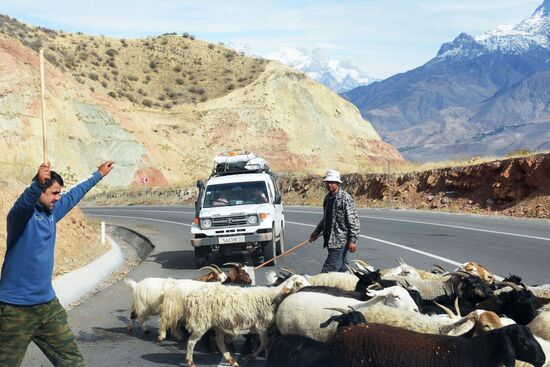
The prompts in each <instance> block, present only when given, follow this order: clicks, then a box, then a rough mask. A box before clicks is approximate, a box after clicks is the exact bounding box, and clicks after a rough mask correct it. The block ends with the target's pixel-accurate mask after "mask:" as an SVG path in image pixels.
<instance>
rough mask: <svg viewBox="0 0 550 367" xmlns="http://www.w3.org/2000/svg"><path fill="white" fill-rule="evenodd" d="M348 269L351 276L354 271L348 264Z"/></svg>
mask: <svg viewBox="0 0 550 367" xmlns="http://www.w3.org/2000/svg"><path fill="white" fill-rule="evenodd" d="M346 269H347V270H348V271H349V273H350V274H353V269H352V268H351V266H349V265H348V264H346Z"/></svg>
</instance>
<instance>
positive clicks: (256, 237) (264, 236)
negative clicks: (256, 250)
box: [191, 232, 273, 247]
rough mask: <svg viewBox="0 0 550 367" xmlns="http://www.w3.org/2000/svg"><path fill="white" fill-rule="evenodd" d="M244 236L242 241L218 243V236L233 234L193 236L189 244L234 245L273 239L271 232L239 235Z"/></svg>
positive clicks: (197, 245)
mask: <svg viewBox="0 0 550 367" xmlns="http://www.w3.org/2000/svg"><path fill="white" fill-rule="evenodd" d="M240 236H242V237H244V241H239V242H232V243H231V244H224V243H220V240H219V239H220V238H222V237H234V236H218V237H204V238H193V239H192V240H191V245H192V246H193V247H202V246H226V245H235V244H245V243H251V242H264V241H271V240H272V239H273V233H271V232H268V233H255V234H244V235H240Z"/></svg>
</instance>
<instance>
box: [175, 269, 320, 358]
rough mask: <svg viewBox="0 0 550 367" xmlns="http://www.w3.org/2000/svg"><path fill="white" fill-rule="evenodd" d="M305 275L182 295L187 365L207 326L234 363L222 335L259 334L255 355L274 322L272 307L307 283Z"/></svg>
mask: <svg viewBox="0 0 550 367" xmlns="http://www.w3.org/2000/svg"><path fill="white" fill-rule="evenodd" d="M308 285H310V283H309V282H308V281H307V280H306V279H305V277H303V276H300V275H293V276H291V277H290V278H289V279H287V280H286V281H284V282H283V283H281V284H280V285H279V286H277V287H250V288H240V287H230V286H224V285H216V286H213V287H207V288H204V289H199V290H196V291H194V292H191V293H190V294H188V295H187V297H185V299H184V306H183V309H184V312H185V313H184V318H185V320H186V328H187V330H188V331H189V333H190V334H191V335H190V336H189V339H188V340H187V356H186V362H187V365H188V366H190V367H193V366H195V363H194V362H193V351H194V348H195V344H196V343H197V341H198V340H199V339H200V338H201V337H202V336H203V335H204V333H206V332H207V331H208V330H209V329H213V330H214V332H215V334H216V344H217V346H218V348H219V349H220V351H221V352H222V354H223V356H224V357H225V359H226V360H227V361H228V362H229V363H230V364H231V365H232V366H237V365H238V364H237V362H236V360H235V359H234V358H233V356H231V354H230V353H229V352H228V351H227V348H226V346H225V341H224V336H225V335H226V334H229V335H243V334H259V337H260V346H259V347H258V349H257V350H256V351H255V352H254V353H253V354H252V355H251V358H255V357H256V356H257V355H258V354H259V353H261V352H262V351H263V350H264V349H265V348H266V346H267V330H268V328H269V326H270V325H272V324H273V323H274V322H275V311H276V309H277V306H278V305H279V303H280V301H281V300H282V299H283V297H284V296H286V295H287V294H289V293H293V292H295V291H296V290H298V289H300V288H302V287H304V286H308Z"/></svg>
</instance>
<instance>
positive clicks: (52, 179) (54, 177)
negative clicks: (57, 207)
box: [32, 171, 65, 191]
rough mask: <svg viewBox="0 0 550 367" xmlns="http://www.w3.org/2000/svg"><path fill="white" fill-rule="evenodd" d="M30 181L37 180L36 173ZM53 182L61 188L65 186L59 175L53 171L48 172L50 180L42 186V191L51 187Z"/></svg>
mask: <svg viewBox="0 0 550 367" xmlns="http://www.w3.org/2000/svg"><path fill="white" fill-rule="evenodd" d="M32 180H33V181H36V180H38V173H37V174H36V175H35V176H34V178H33V179H32ZM54 182H57V183H58V184H59V185H61V187H63V186H65V185H64V183H63V178H62V177H61V176H60V175H59V173H57V172H55V171H50V179H49V180H46V183H45V184H44V186H42V191H46V190H47V189H48V188H49V187H51V186H52V185H53V183H54Z"/></svg>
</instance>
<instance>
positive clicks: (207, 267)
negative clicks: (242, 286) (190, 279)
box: [199, 265, 219, 274]
mask: <svg viewBox="0 0 550 367" xmlns="http://www.w3.org/2000/svg"><path fill="white" fill-rule="evenodd" d="M201 270H211V271H213V272H214V273H218V270H216V269H215V268H213V267H211V266H209V265H207V266H203V267H202V268H200V269H199V271H201ZM218 274H219V273H218Z"/></svg>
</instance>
